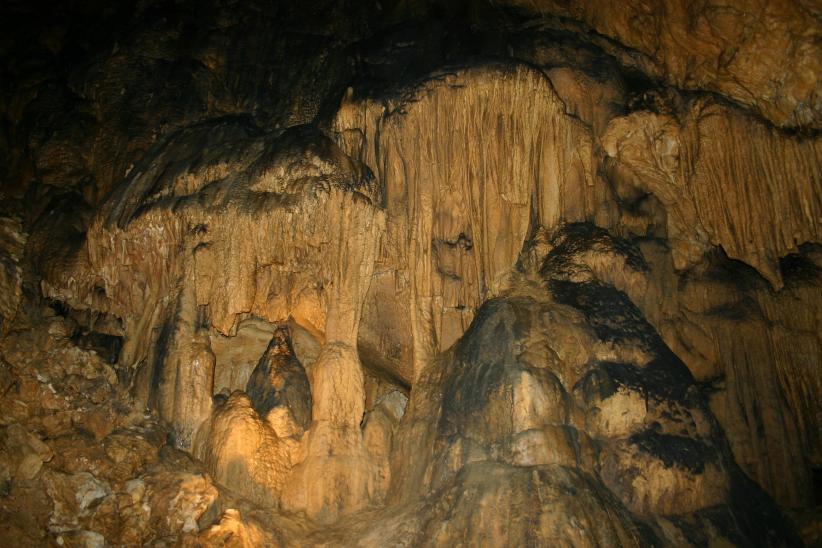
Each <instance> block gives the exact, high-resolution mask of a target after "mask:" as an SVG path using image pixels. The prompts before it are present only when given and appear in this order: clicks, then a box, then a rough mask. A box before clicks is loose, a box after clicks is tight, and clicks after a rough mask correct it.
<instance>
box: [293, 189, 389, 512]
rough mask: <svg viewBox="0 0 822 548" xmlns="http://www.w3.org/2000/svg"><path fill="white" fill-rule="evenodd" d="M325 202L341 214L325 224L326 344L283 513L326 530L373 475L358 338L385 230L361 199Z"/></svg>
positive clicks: (352, 505) (364, 496) (361, 497)
mask: <svg viewBox="0 0 822 548" xmlns="http://www.w3.org/2000/svg"><path fill="white" fill-rule="evenodd" d="M337 192H339V194H338V195H337V196H333V194H334V193H337ZM331 201H332V203H340V207H339V208H335V209H334V210H333V211H332V212H331V214H332V215H333V216H335V217H337V218H336V219H331V220H330V225H331V226H337V227H339V232H338V241H337V242H334V243H333V246H332V247H331V249H333V250H334V252H333V254H332V259H331V264H330V267H331V273H330V274H331V276H330V283H329V284H328V287H327V288H326V291H327V299H328V301H327V302H328V305H327V321H326V330H325V335H326V342H325V344H324V345H323V347H322V349H321V350H320V354H319V356H318V357H317V361H316V362H315V363H314V365H313V366H312V368H311V374H310V378H311V380H312V384H311V401H312V415H311V418H312V424H311V428H310V430H309V432H308V435H307V439H306V458H305V460H304V461H303V462H302V463H301V464H300V465H298V466H297V467H296V468H295V469H294V473H293V475H292V477H291V478H290V480H289V481H287V482H286V484H287V487H286V488H285V490H284V493H283V505H284V506H285V507H286V508H289V509H292V510H302V511H305V512H306V513H307V514H308V515H309V516H311V517H312V518H313V519H315V520H317V521H320V522H332V521H334V520H336V519H337V517H338V516H339V515H341V514H343V513H348V512H351V511H355V510H358V509H360V508H363V507H365V506H366V505H367V504H368V500H369V493H370V490H371V489H370V484H371V483H372V482H371V481H370V478H371V476H372V475H373V469H374V468H375V467H374V466H373V464H372V463H371V459H370V458H369V456H368V453H367V452H366V450H365V448H364V444H363V437H362V430H361V427H360V423H361V422H362V419H363V415H364V413H365V387H364V381H363V373H362V366H361V364H360V359H359V356H358V354H357V331H358V328H359V323H360V315H361V313H362V307H363V303H364V302H365V296H366V293H367V292H368V288H369V285H370V283H371V276H372V274H373V271H374V263H375V261H376V255H377V246H378V243H379V237H380V234H381V233H382V230H383V226H384V217H383V214H382V212H380V211H378V210H376V209H375V208H374V207H373V206H372V205H371V204H370V203H368V202H367V201H366V200H363V198H362V197H360V196H357V195H352V194H350V193H346V192H344V191H337V190H332V200H331Z"/></svg>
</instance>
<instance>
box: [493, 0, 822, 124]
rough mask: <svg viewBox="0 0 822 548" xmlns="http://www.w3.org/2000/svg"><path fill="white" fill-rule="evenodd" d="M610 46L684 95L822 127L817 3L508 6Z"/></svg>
mask: <svg viewBox="0 0 822 548" xmlns="http://www.w3.org/2000/svg"><path fill="white" fill-rule="evenodd" d="M498 3H500V4H509V5H513V6H517V7H521V8H524V9H526V10H529V11H533V12H536V13H539V14H542V15H549V16H554V17H560V18H567V19H570V20H571V21H574V22H578V23H581V24H582V25H584V27H585V28H587V29H590V31H593V32H596V33H598V34H600V35H602V36H603V37H607V38H608V39H610V40H612V42H611V43H610V44H609V46H610V47H609V48H608V49H611V48H613V53H614V54H615V55H617V56H618V57H619V58H620V60H621V61H622V62H624V63H626V64H628V65H636V66H637V67H638V68H640V69H641V70H643V71H645V72H648V73H649V74H653V75H654V76H655V77H658V78H661V79H664V80H665V81H666V82H667V83H668V84H670V85H672V86H674V87H678V88H682V89H696V90H709V91H714V92H718V93H720V94H722V95H723V96H726V97H728V98H730V99H731V100H733V101H735V102H738V103H739V104H741V105H744V106H747V107H751V108H753V109H754V110H756V111H757V112H758V113H759V114H760V115H762V116H763V117H765V118H766V119H768V120H769V121H771V122H773V123H774V124H775V125H777V126H781V127H811V128H816V129H818V128H819V127H820V122H822V103H821V102H820V97H822V96H821V95H820V85H821V84H822V83H821V82H820V78H819V74H820V69H822V66H821V65H820V63H822V61H820V60H821V59H822V50H820V45H819V37H820V36H822V25H821V24H820V21H819V14H820V10H819V6H818V4H816V3H815V2H802V1H795V0H780V1H777V2H761V1H757V0H733V1H731V2H710V1H709V2H689V1H688V0H675V1H673V2H669V1H665V0H654V1H650V2H641V1H637V2H633V1H631V2H624V3H619V4H617V3H613V2H607V1H601V2H600V1H596V0H586V1H583V2H564V1H555V0H503V1H499V0H498Z"/></svg>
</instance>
